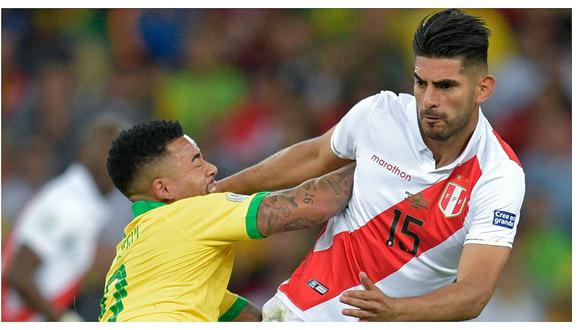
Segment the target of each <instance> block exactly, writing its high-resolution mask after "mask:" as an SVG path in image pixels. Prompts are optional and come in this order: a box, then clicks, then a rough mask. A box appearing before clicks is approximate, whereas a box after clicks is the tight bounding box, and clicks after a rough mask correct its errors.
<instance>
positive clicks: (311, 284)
mask: <svg viewBox="0 0 580 330" xmlns="http://www.w3.org/2000/svg"><path fill="white" fill-rule="evenodd" d="M307 284H308V286H309V287H311V288H313V289H314V291H316V292H318V293H319V294H320V295H323V294H325V293H327V292H328V288H327V287H325V286H324V285H322V283H320V282H318V281H317V280H315V279H312V280H310V281H308V282H307Z"/></svg>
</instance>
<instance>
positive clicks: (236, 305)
mask: <svg viewBox="0 0 580 330" xmlns="http://www.w3.org/2000/svg"><path fill="white" fill-rule="evenodd" d="M247 305H248V300H247V299H246V298H244V297H242V296H240V295H237V294H235V293H232V292H230V291H228V290H226V293H225V294H224V299H223V300H222V303H221V305H220V316H219V319H218V320H219V322H231V321H233V320H234V319H235V318H236V317H237V316H238V315H240V313H241V312H242V310H243V309H244V308H245V307H246V306H247Z"/></svg>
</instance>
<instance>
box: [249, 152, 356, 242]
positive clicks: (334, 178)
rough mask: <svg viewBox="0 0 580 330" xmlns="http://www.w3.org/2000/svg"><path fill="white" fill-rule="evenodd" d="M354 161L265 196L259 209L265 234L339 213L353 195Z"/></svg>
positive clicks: (294, 227) (261, 230)
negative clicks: (295, 185)
mask: <svg viewBox="0 0 580 330" xmlns="http://www.w3.org/2000/svg"><path fill="white" fill-rule="evenodd" d="M354 168H355V164H354V163H353V164H351V165H348V166H345V167H343V168H341V169H339V170H337V171H334V172H331V173H329V174H326V175H324V176H322V177H320V178H316V179H312V180H308V181H306V182H305V183H303V184H301V185H299V186H297V187H295V188H292V189H286V190H281V191H276V192H273V193H271V194H270V195H268V196H266V197H265V198H264V200H263V201H262V203H261V205H260V209H259V210H258V219H257V220H258V228H259V230H260V232H261V233H262V235H264V236H268V235H271V234H274V233H277V232H283V231H290V230H297V229H303V228H308V227H313V226H315V225H318V224H320V223H322V222H324V221H327V220H328V218H330V217H332V216H334V215H336V214H337V213H338V212H340V211H341V210H342V209H344V207H345V206H346V205H347V203H348V201H349V200H350V197H351V194H352V184H353V175H354Z"/></svg>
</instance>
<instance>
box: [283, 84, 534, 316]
mask: <svg viewBox="0 0 580 330" xmlns="http://www.w3.org/2000/svg"><path fill="white" fill-rule="evenodd" d="M331 148H332V150H333V151H334V152H335V153H336V154H337V155H338V156H339V157H341V158H348V159H356V162H357V167H356V171H355V179H354V187H353V197H352V199H351V201H350V202H349V204H348V207H347V208H346V209H345V210H344V211H343V212H342V213H340V214H339V215H337V216H336V217H334V218H332V219H330V220H329V222H328V223H327V225H326V227H325V229H324V230H323V232H322V233H321V235H320V237H319V239H318V241H317V242H316V245H315V246H314V248H313V250H312V251H311V252H310V253H309V254H308V255H307V256H306V257H305V259H304V260H303V262H302V263H301V264H300V266H299V267H298V269H296V271H295V272H294V273H293V274H292V276H291V277H290V279H289V280H287V281H285V282H284V283H282V284H281V285H280V287H279V289H278V292H277V294H276V296H277V297H278V298H279V299H280V300H281V301H282V302H283V303H284V304H285V305H286V306H287V307H288V308H289V309H290V310H291V311H292V312H293V313H294V314H295V315H297V316H298V317H299V318H301V319H303V320H305V321H341V320H347V321H356V319H355V318H351V317H346V316H343V315H342V314H341V310H342V309H343V308H345V307H348V306H347V305H344V304H342V303H341V302H340V301H339V297H340V294H341V293H342V292H344V291H346V290H350V289H361V288H362V286H360V282H359V278H358V274H359V272H360V271H365V272H366V273H367V274H368V275H369V277H370V278H371V279H372V280H373V282H375V283H376V285H377V286H378V287H379V288H380V289H381V290H382V291H383V292H384V293H385V294H386V295H388V296H391V297H409V296H418V295H423V294H426V293H428V292H431V291H433V290H436V289H438V288H441V287H444V286H447V285H449V284H451V283H453V281H454V280H455V278H456V275H457V267H458V262H459V257H460V255H461V252H462V250H463V246H464V245H465V244H472V243H475V244H486V245H496V246H505V247H509V248H511V246H512V242H513V239H514V237H515V234H516V227H517V224H518V221H519V216H520V208H521V205H522V202H523V197H524V191H525V182H524V172H523V170H522V167H521V164H520V163H519V161H518V159H517V157H516V156H515V154H514V153H513V151H512V149H511V148H510V147H509V146H508V145H507V144H506V143H505V142H504V141H503V140H502V139H501V138H500V137H499V136H498V135H497V134H496V133H495V131H493V129H492V127H491V125H490V124H489V122H488V121H487V119H486V118H485V117H484V116H483V114H482V113H481V110H479V121H478V123H477V127H476V129H475V132H474V133H473V135H472V137H471V138H470V140H469V142H468V144H467V146H466V148H465V150H464V151H463V152H462V153H461V154H460V156H459V157H458V158H457V159H456V160H455V161H454V162H453V163H451V164H449V165H447V166H444V167H441V168H436V167H435V161H434V159H433V155H432V153H431V151H430V150H429V149H428V148H427V146H426V145H425V143H424V142H423V140H422V138H421V134H420V131H419V126H418V121H417V110H416V106H415V100H414V97H413V96H411V95H407V94H400V95H396V94H394V93H392V92H381V93H380V94H377V95H375V96H372V97H369V98H367V99H365V100H363V101H361V102H359V103H358V104H357V105H355V106H354V107H353V108H352V109H351V110H350V111H349V113H348V114H347V115H345V117H344V118H343V119H342V120H341V121H340V123H339V124H338V125H337V127H336V128H335V131H334V133H333V136H332V141H331Z"/></svg>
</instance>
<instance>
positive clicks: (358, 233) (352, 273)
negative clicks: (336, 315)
mask: <svg viewBox="0 0 580 330" xmlns="http://www.w3.org/2000/svg"><path fill="white" fill-rule="evenodd" d="M480 176H481V170H480V167H479V162H478V161H477V158H475V157H474V158H472V159H471V160H469V161H467V162H466V163H464V164H462V165H461V166H458V167H457V168H456V169H455V170H454V171H453V172H452V174H451V175H450V176H449V177H448V178H447V179H446V180H443V181H441V182H438V183H436V184H434V185H432V186H430V187H429V188H426V189H425V190H423V191H422V192H421V193H422V196H423V198H424V199H425V200H427V201H428V202H429V205H428V207H427V209H424V208H421V207H418V206H416V205H415V206H413V205H412V203H411V202H410V201H408V200H403V201H401V202H400V203H398V204H396V205H394V206H393V207H391V208H389V209H387V210H385V211H383V212H382V213H381V214H379V215H377V216H376V217H374V218H373V219H371V220H370V221H369V222H368V223H367V224H365V225H364V226H362V227H361V228H359V229H357V230H355V231H353V232H341V233H338V234H336V235H335V236H334V239H333V243H332V246H331V247H330V248H329V249H327V250H322V251H316V252H312V251H311V252H310V253H309V254H308V255H307V256H306V258H305V259H304V260H303V261H302V263H301V264H300V266H299V267H298V269H296V271H295V272H294V273H293V274H292V276H291V277H290V280H289V282H288V283H286V284H283V285H281V286H280V290H281V291H282V292H284V293H285V294H286V296H287V297H288V298H289V299H290V300H291V301H292V302H293V303H294V304H295V305H296V306H297V307H298V308H300V309H301V310H307V309H309V308H311V307H314V306H316V305H319V304H321V303H323V302H324V301H327V300H330V299H332V298H334V297H336V296H338V295H339V294H341V293H342V292H343V291H344V290H347V289H349V288H352V287H353V286H356V285H358V284H360V283H359V279H358V273H359V272H360V271H365V272H366V273H367V274H368V275H369V277H370V278H371V279H372V280H373V281H374V282H377V281H379V280H381V279H383V278H385V277H387V276H389V275H390V274H392V273H394V272H396V271H397V270H399V269H400V268H401V267H402V266H403V265H405V264H406V263H408V262H409V261H410V260H411V259H413V258H414V257H415V256H413V255H412V254H410V253H409V252H406V251H404V249H406V250H408V251H410V250H412V249H413V241H414V239H413V238H412V237H411V236H406V235H403V234H401V228H402V227H403V224H404V222H405V221H404V220H405V217H406V216H412V217H413V218H415V219H418V220H421V221H423V224H422V225H418V224H416V223H415V222H414V221H411V222H409V223H408V226H407V229H408V230H409V231H411V232H413V233H416V234H417V235H418V236H419V237H420V243H419V246H418V251H417V254H416V256H419V255H421V254H422V253H424V252H425V251H428V250H429V249H431V248H433V247H435V246H437V245H439V244H440V243H442V242H443V241H445V240H446V239H447V238H449V237H450V236H451V235H453V234H454V233H455V232H456V231H457V230H459V229H460V228H461V227H463V221H464V220H465V216H466V215H467V212H468V207H467V205H466V206H465V207H464V208H463V211H462V213H461V214H460V215H459V216H456V217H452V218H446V217H445V216H444V215H443V213H442V212H441V210H440V209H439V207H438V206H437V204H438V203H439V199H440V197H441V194H442V193H443V189H444V188H445V186H446V185H447V183H448V182H457V183H459V184H460V185H461V186H463V187H465V188H466V189H467V193H466V194H465V197H466V200H465V203H467V202H468V201H469V197H470V196H471V190H472V188H473V186H474V185H475V183H476V182H477V180H478V179H479V177H480ZM417 195H419V194H416V196H417ZM395 210H397V211H395ZM398 212H400V217H399V219H398V221H397V225H396V230H395V231H394V233H395V239H394V241H393V244H392V246H388V245H387V244H386V241H387V238H388V236H389V228H391V225H392V223H393V221H394V219H395V217H396V213H398ZM311 279H315V280H316V281H318V282H319V283H321V284H322V285H324V286H325V287H327V288H328V292H326V293H325V294H323V295H321V294H320V293H318V292H317V291H315V290H314V289H312V288H311V287H309V286H308V284H307V282H308V281H309V280H311Z"/></svg>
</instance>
